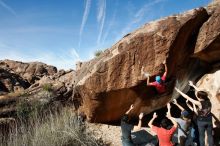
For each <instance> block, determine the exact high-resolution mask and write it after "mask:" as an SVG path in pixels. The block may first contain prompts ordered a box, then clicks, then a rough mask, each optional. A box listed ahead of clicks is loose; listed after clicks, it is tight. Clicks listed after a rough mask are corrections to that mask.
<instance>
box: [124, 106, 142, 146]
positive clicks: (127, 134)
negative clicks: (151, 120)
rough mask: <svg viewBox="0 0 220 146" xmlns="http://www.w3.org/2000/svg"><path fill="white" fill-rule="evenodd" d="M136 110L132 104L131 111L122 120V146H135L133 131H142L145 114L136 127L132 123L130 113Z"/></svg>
mask: <svg viewBox="0 0 220 146" xmlns="http://www.w3.org/2000/svg"><path fill="white" fill-rule="evenodd" d="M133 109H134V105H133V104H132V105H131V106H130V108H129V110H128V111H127V112H126V113H125V115H123V116H122V118H121V132H122V137H121V140H122V145H123V146H135V144H134V143H133V141H132V138H131V131H132V130H133V131H138V130H140V129H141V124H142V121H141V120H142V118H143V115H144V114H143V113H140V115H139V122H138V125H137V126H134V125H133V124H131V123H130V118H129V113H130V112H131V111H132V110H133Z"/></svg>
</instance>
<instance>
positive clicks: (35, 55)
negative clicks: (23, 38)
mask: <svg viewBox="0 0 220 146" xmlns="http://www.w3.org/2000/svg"><path fill="white" fill-rule="evenodd" d="M62 50H63V51H62ZM62 50H61V51H59V50H58V51H55V52H51V51H46V50H45V51H40V50H39V49H36V48H32V49H30V51H24V50H22V49H19V48H14V47H12V46H9V45H6V44H4V43H1V42H0V52H1V53H0V60H3V59H11V60H16V61H22V62H34V61H38V62H43V63H46V64H48V65H53V66H56V67H57V68H58V69H75V63H76V62H77V61H79V59H80V57H79V55H78V53H77V52H76V51H73V50H75V49H72V48H71V49H62ZM71 52H72V53H73V54H72V53H71Z"/></svg>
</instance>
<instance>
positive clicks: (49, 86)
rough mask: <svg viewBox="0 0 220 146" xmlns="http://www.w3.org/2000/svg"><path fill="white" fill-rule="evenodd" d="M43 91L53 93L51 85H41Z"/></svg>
mask: <svg viewBox="0 0 220 146" xmlns="http://www.w3.org/2000/svg"><path fill="white" fill-rule="evenodd" d="M43 90H44V91H47V92H51V91H53V88H52V84H44V85H43Z"/></svg>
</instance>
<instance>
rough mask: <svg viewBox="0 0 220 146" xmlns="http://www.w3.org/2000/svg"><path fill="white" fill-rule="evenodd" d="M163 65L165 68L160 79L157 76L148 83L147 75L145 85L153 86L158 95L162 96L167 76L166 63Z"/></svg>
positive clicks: (148, 77)
mask: <svg viewBox="0 0 220 146" xmlns="http://www.w3.org/2000/svg"><path fill="white" fill-rule="evenodd" d="M163 64H164V66H165V72H164V74H163V76H162V77H161V76H159V75H158V76H156V77H155V81H154V82H150V76H149V75H148V76H147V85H148V86H154V87H155V88H156V90H157V92H158V93H159V94H162V93H164V92H165V91H166V88H165V84H164V82H165V80H166V76H167V65H166V61H164V62H163Z"/></svg>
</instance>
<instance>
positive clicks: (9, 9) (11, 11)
mask: <svg viewBox="0 0 220 146" xmlns="http://www.w3.org/2000/svg"><path fill="white" fill-rule="evenodd" d="M0 5H1V6H2V7H3V8H5V9H6V10H7V11H9V12H10V13H11V14H13V15H14V16H17V14H16V12H15V11H14V10H13V9H12V8H11V7H10V6H9V5H7V4H6V3H4V2H3V1H2V0H0Z"/></svg>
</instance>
